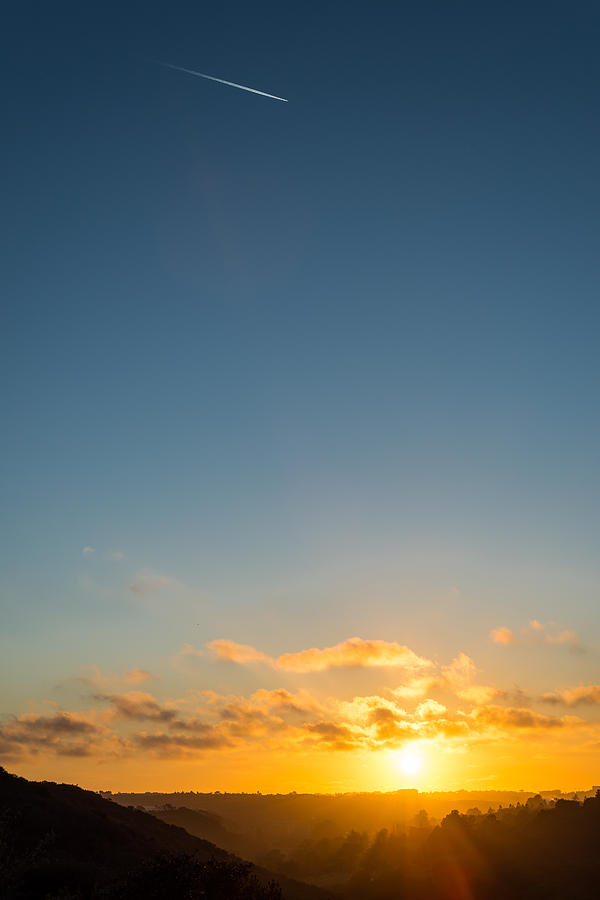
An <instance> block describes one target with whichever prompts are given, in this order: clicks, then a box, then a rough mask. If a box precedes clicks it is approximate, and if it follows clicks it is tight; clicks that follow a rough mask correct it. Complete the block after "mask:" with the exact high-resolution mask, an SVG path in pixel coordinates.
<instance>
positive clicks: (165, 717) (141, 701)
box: [94, 691, 177, 722]
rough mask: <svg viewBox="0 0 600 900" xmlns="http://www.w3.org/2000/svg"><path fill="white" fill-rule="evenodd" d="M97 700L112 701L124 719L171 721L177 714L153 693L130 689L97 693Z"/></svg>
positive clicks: (95, 696)
mask: <svg viewBox="0 0 600 900" xmlns="http://www.w3.org/2000/svg"><path fill="white" fill-rule="evenodd" d="M94 699H95V700H100V701H102V702H106V703H110V704H111V705H112V707H113V709H114V711H115V714H116V715H117V716H118V717H119V718H122V719H140V720H143V719H152V720H154V721H156V722H170V721H172V720H173V719H175V718H176V716H177V710H176V709H174V708H173V707H168V706H162V705H161V704H160V703H159V702H158V700H156V699H155V698H154V697H153V696H152V694H145V693H143V692H142V691H129V692H128V693H125V694H95V695H94Z"/></svg>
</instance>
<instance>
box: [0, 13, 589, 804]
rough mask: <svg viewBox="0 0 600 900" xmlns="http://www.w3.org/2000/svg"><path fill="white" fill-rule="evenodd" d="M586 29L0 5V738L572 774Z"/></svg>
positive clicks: (42, 759) (585, 306)
mask: <svg viewBox="0 0 600 900" xmlns="http://www.w3.org/2000/svg"><path fill="white" fill-rule="evenodd" d="M599 39H600V12H599V11H598V6H597V4H595V3H591V2H590V3H588V2H580V3H577V4H575V5H574V4H570V3H566V2H564V3H553V2H546V3H543V4H542V3H531V2H520V3H518V4H517V3H506V2H503V3H485V4H481V3H475V2H466V3H447V2H435V3H432V2H423V3H419V4H416V3H415V4H408V3H399V4H395V5H391V4H389V3H380V4H377V3H375V4H370V5H369V6H368V7H367V6H366V5H364V4H361V5H359V4H349V3H337V2H331V3H325V4H319V5H318V7H316V6H315V8H310V7H309V8H307V5H306V4H304V3H286V4H281V3H278V4H274V3H273V4H267V3H258V4H251V5H248V4H242V3H235V2H234V3H230V4H228V5H227V6H226V7H225V8H223V10H219V9H217V8H216V6H215V5H214V4H213V5H206V4H200V3H197V2H194V3H192V2H188V3H183V2H170V3H168V4H167V3H152V4H147V3H132V2H130V3H124V4H123V3H120V4H116V3H112V2H106V3H103V4H101V5H97V6H94V7H92V6H90V5H89V4H81V3H73V4H67V3H61V2H57V3H53V4H51V5H45V4H44V5H40V4H33V3H29V2H22V3H19V4H13V8H12V9H10V10H7V11H5V13H4V19H3V33H2V36H1V37H0V42H1V46H2V53H1V54H0V68H1V70H2V78H1V81H0V85H1V87H0V91H1V92H2V98H3V132H4V140H3V141H2V146H1V147H0V156H1V157H2V166H1V173H2V174H1V177H2V180H3V200H4V202H3V204H2V208H3V209H2V214H1V217H0V220H1V226H0V227H1V229H2V234H1V238H2V247H3V251H4V252H3V263H4V264H3V275H2V282H3V289H2V294H3V297H4V303H3V316H2V329H1V330H0V342H1V347H0V366H1V369H2V373H1V382H2V401H3V403H2V409H3V412H2V422H3V426H4V428H3V441H2V454H1V469H0V471H1V487H2V503H1V506H2V511H1V517H2V540H1V544H0V562H1V575H0V587H1V594H2V598H1V603H2V607H1V614H2V629H1V634H0V659H1V663H0V665H1V667H2V677H1V684H0V710H1V711H2V713H3V714H4V715H3V718H2V720H1V721H0V756H2V755H4V757H5V759H6V762H5V765H7V767H8V768H10V769H12V770H16V771H19V772H20V773H22V774H26V775H28V776H31V777H46V778H59V779H61V780H62V779H64V780H69V781H72V780H77V781H79V782H80V783H82V784H86V785H88V786H90V787H105V788H134V787H137V788H142V787H147V788H151V787H153V786H157V787H158V786H160V787H162V788H164V789H167V788H177V787H180V786H186V787H190V788H194V787H197V788H198V789H200V788H203V789H218V788H221V789H225V788H232V789H233V788H235V789H247V790H255V789H257V788H260V789H263V790H264V789H269V790H271V789H285V790H288V789H294V788H296V787H297V788H298V789H301V788H309V789H319V790H329V789H331V790H334V789H335V790H338V789H345V788H347V789H353V788H356V787H360V788H361V789H369V787H373V788H392V787H395V786H402V785H403V784H404V783H406V777H405V776H404V775H403V774H402V767H401V765H400V766H399V767H398V766H396V767H395V763H394V760H396V755H397V754H402V753H403V752H404V747H405V745H407V744H410V743H413V744H414V743H415V742H416V743H417V744H418V745H419V747H420V748H421V749H420V750H419V752H420V753H421V754H422V756H423V766H422V769H421V773H420V775H419V779H420V780H418V779H417V780H418V783H419V785H421V786H430V787H433V786H435V787H441V788H443V787H462V786H467V787H468V786H472V787H481V786H492V787H496V786H498V787H503V786H505V787H525V788H530V787H536V788H543V787H547V788H553V787H556V786H561V785H563V786H565V787H585V786H588V785H589V784H591V783H592V781H593V780H594V779H595V783H598V781H600V776H599V775H598V774H596V773H597V772H598V762H599V750H600V723H599V721H598V720H599V718H600V717H599V715H598V713H599V711H600V688H599V687H597V685H598V682H599V681H600V676H599V657H598V647H599V643H600V628H599V625H598V614H597V609H598V599H599V598H598V583H599V574H600V573H599V569H600V564H599V558H600V557H599V554H598V534H599V525H600V504H599V499H600V496H599V495H600V478H599V474H598V473H599V471H600V470H599V465H598V463H599V450H600V419H599V417H598V384H599V383H600V354H599V353H598V347H599V326H600V312H599V305H598V286H599V283H600V278H599V276H600V253H599V248H598V235H599V233H600V232H599V226H600V221H599V219H600V216H599V209H600V207H599V200H600V182H599V180H598V159H599V158H600V121H599V117H598V108H597V107H598V98H597V94H598V77H599V75H600V59H599V57H598V43H599ZM156 61H162V62H165V63H170V64H173V65H177V66H183V67H186V68H190V69H196V70H198V71H201V72H206V73H209V74H212V75H214V76H217V77H221V78H225V79H227V80H231V81H235V82H239V83H241V84H244V85H249V86H251V87H254V88H257V89H259V90H263V91H266V92H269V93H273V94H276V95H278V96H281V97H285V98H288V100H289V102H288V103H287V104H283V103H277V102H275V101H273V100H269V99H267V98H264V97H260V96H256V95H251V94H248V93H245V92H242V91H238V90H235V89H233V88H229V87H226V86H224V85H220V84H216V83H213V82H209V81H204V80H202V79H198V78H194V77H192V76H189V75H186V74H184V73H182V72H176V71H173V70H170V69H167V68H164V67H161V66H160V65H157V63H156ZM532 622H533V623H534V624H531V623H532ZM498 629H508V631H499V630H498ZM354 637H358V638H360V639H361V640H362V641H383V642H386V643H385V644H381V645H379V644H377V645H375V646H376V647H379V648H380V649H379V651H377V652H378V653H379V652H381V653H383V654H384V657H385V659H386V660H387V662H386V664H385V665H382V659H383V657H381V656H378V655H377V653H375V655H373V653H372V652H371V650H370V649H369V647H370V646H371V645H364V644H360V645H357V644H351V645H348V644H346V643H344V642H346V641H347V640H348V639H350V638H354ZM214 641H228V642H231V643H229V644H214V643H213V642H214ZM208 645H210V646H208ZM236 645H244V646H247V647H252V648H254V649H255V650H256V653H257V656H255V658H252V653H251V652H250V651H240V650H239V649H236ZM338 645H339V647H340V649H338V651H336V652H335V653H333V655H332V653H329V655H328V654H327V653H325V655H324V656H322V657H319V659H320V660H321V662H320V663H319V666H321V667H320V668H318V669H317V671H314V670H312V669H310V667H309V668H308V669H307V668H306V666H305V667H304V668H301V669H300V670H299V671H298V670H294V669H289V667H288V668H286V666H285V665H283V666H282V665H281V664H280V663H279V662H277V660H279V659H280V657H281V656H282V655H284V654H290V653H300V652H301V651H304V650H306V649H308V648H318V649H321V650H323V648H332V647H337V646H338ZM349 647H350V648H352V647H354V648H355V651H352V652H350V651H349V650H348V648H349ZM356 647H358V649H356ZM395 647H400V648H410V652H412V653H413V654H414V655H415V657H416V658H418V659H420V660H422V661H423V662H422V663H421V664H420V666H417V668H415V667H414V666H412V665H408V666H407V665H406V662H407V659H408V658H409V657H407V656H406V654H405V653H404V651H402V652H400V651H396V649H394V648H395ZM224 648H225V649H224ZM382 648H383V649H382ZM386 648H387V649H386ZM407 652H408V651H407ZM353 653H354V655H352V654H353ZM403 653H404V655H403ZM260 654H264V655H265V657H266V658H262V657H260ZM336 654H337V655H336ZM348 654H350V655H348ZM386 654H387V655H386ZM394 654H397V655H394ZM460 654H464V655H465V656H464V657H462V656H460ZM466 657H469V659H470V660H472V664H467V663H465V662H464V659H465V658H466ZM334 659H335V660H337V661H336V662H334V663H332V660H334ZM453 660H454V661H455V662H454V663H453ZM457 660H458V662H456V661H457ZM461 661H462V662H461ZM321 663H322V665H321ZM469 665H471V667H469ZM127 672H129V673H130V674H129V675H127V674H125V673H127ZM132 673H133V674H132ZM140 673H149V674H148V675H144V674H140ZM457 673H460V674H457ZM475 688H478V689H479V690H475ZM280 689H281V690H285V691H287V692H288V693H289V694H290V695H293V696H294V697H296V701H294V703H292V701H290V700H289V698H287V699H282V698H283V695H282V694H278V693H272V692H277V691H279V690H280ZM411 690H412V694H411V693H410V691H411ZM574 690H575V691H576V690H579V691H580V693H579V694H576V693H575V694H574V693H568V692H569V691H570V692H573V691H574ZM206 691H210V692H213V694H206V693H202V692H206ZM261 691H269V692H271V693H269V694H268V697H267V695H266V694H262V693H260V692H261ZM398 691H400V693H398ZM132 692H133V693H132ZM257 692H259V693H258V694H257ZM402 692H404V693H402ZM565 692H567V693H565ZM122 696H126V697H128V698H129V700H128V703H129V705H128V706H124V703H125V701H123V700H118V697H122ZM232 697H234V698H236V699H235V701H234V700H232V699H231V698H232ZM252 697H254V699H251V698H252ZM144 698H145V699H144ZM219 698H220V699H219ZM298 698H300V699H298ZM361 698H362V699H361ZM365 698H371V700H372V701H373V702H372V703H371V704H370V705H369V703H368V702H367V700H366V699H365ZM399 698H401V702H400V699H399ZM427 700H432V701H435V703H437V704H438V707H440V706H443V707H445V711H444V712H441V711H440V709H439V708H436V707H435V706H433V705H431V704H430V705H429V706H427V707H422V706H419V704H422V703H423V702H425V701H427ZM234 702H235V703H238V704H240V703H241V704H242V706H243V704H246V706H243V710H242V706H239V705H238V706H236V707H232V706H228V704H231V703H234ZM152 703H156V704H157V706H156V707H153V706H151V705H150V706H148V704H152ZM144 704H146V705H144ZM207 704H208V706H207ZM344 704H354V706H352V705H351V706H348V705H344ZM386 704H388V706H386ZM389 704H391V705H389ZM292 707H294V708H292ZM174 709H178V710H179V711H180V713H178V717H175V716H174V714H172V712H173V710H174ZM282 709H283V711H282ZM382 709H388V712H389V716H388V717H387V720H386V722H387V724H386V726H385V728H387V730H385V728H383V726H381V725H380V722H382V721H383V720H384V719H385V715H384V714H379V713H377V712H374V711H373V710H382ZM274 710H275V711H274ZM498 710H499V712H498ZM63 714H64V716H66V717H67V719H65V718H61V716H63ZM527 715H530V716H532V717H533V718H530V719H527ZM378 716H379V718H378ZM390 716H391V718H390ZM536 716H537V717H538V718H535V717H536ZM182 717H183V718H182ZM211 717H212V718H211ZM539 717H541V718H539ZM67 720H68V721H67ZM235 722H237V723H238V725H239V727H237V731H236V729H235V728H233V726H232V724H231V723H235ZM242 722H243V723H245V725H244V727H242V724H240V723H242ZM257 722H258V723H259V724H258V725H257ZM430 722H434V723H437V724H434V725H429V724H427V723H430ZM260 723H262V724H260ZM424 723H425V724H424ZM444 723H445V724H444ZM201 726H202V727H201ZM261 728H262V729H263V730H262V731H261V730H260V729H261ZM319 728H321V730H320V731H319ZM327 728H329V731H327ZM335 728H342V729H343V728H345V729H350V731H349V732H346V733H344V734H342V732H339V731H338V732H336V733H335V734H334V731H335ZM178 729H179V730H178ZM257 729H258V730H257ZM332 729H333V730H332ZM382 729H383V730H382ZM384 732H385V733H384ZM190 734H193V735H195V740H196V744H194V745H192V744H190V743H189V741H188V743H187V744H186V743H185V741H184V740H183V737H184V736H185V735H188V736H189V735H190ZM144 735H145V737H144ZM156 735H159V736H160V735H162V738H160V740H154V742H153V741H152V740H150V739H149V738H152V737H153V736H155V737H156ZM174 735H175V737H173V736H174ZM199 736H202V739H201V738H200V737H199ZM203 740H204V743H202V741H203ZM342 745H344V746H342ZM524 748H525V749H524ZM388 757H389V759H391V760H392V762H389V760H388ZM425 759H427V760H428V761H427V762H426V761H425ZM382 760H383V761H382ZM99 767H100V768H99ZM413 781H414V779H413ZM413 781H411V784H412V783H413Z"/></svg>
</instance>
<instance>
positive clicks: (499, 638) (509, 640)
mask: <svg viewBox="0 0 600 900" xmlns="http://www.w3.org/2000/svg"><path fill="white" fill-rule="evenodd" d="M490 637H491V639H492V640H493V642H494V644H514V642H515V636H514V634H513V633H512V631H511V630H510V628H494V629H493V631H491V632H490Z"/></svg>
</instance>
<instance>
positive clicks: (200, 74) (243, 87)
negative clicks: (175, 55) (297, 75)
mask: <svg viewBox="0 0 600 900" xmlns="http://www.w3.org/2000/svg"><path fill="white" fill-rule="evenodd" d="M159 65H161V66H166V67H167V68H168V69H175V70H176V71H177V72H187V73H188V75H196V76H197V77H198V78H208V80H209V81H218V82H219V83H220V84H228V85H229V87H235V88H239V89H240V91H250V93H251V94H260V96H261V97H270V98H271V100H281V102H282V103H287V102H288V101H287V100H286V99H285V97H276V96H275V94H267V93H266V92H265V91H257V90H256V88H251V87H246V85H245V84H236V83H235V81H225V79H224V78H215V76H214V75H205V74H204V73H203V72H194V71H193V70H192V69H184V68H183V67H182V66H172V65H171V63H163V62H161V63H159Z"/></svg>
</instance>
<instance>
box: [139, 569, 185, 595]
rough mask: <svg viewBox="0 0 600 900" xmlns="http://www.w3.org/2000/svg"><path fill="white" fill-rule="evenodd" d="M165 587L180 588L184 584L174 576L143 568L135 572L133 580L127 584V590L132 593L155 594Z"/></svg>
mask: <svg viewBox="0 0 600 900" xmlns="http://www.w3.org/2000/svg"><path fill="white" fill-rule="evenodd" d="M167 587H169V588H182V587H184V585H183V584H181V582H180V581H177V580H176V579H175V578H169V577H168V576H166V575H159V573H158V572H152V571H149V570H144V571H142V572H138V573H137V575H136V577H135V582H134V583H133V584H130V585H129V590H130V591H131V592H132V593H133V594H157V593H158V592H159V591H162V590H163V588H167Z"/></svg>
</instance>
